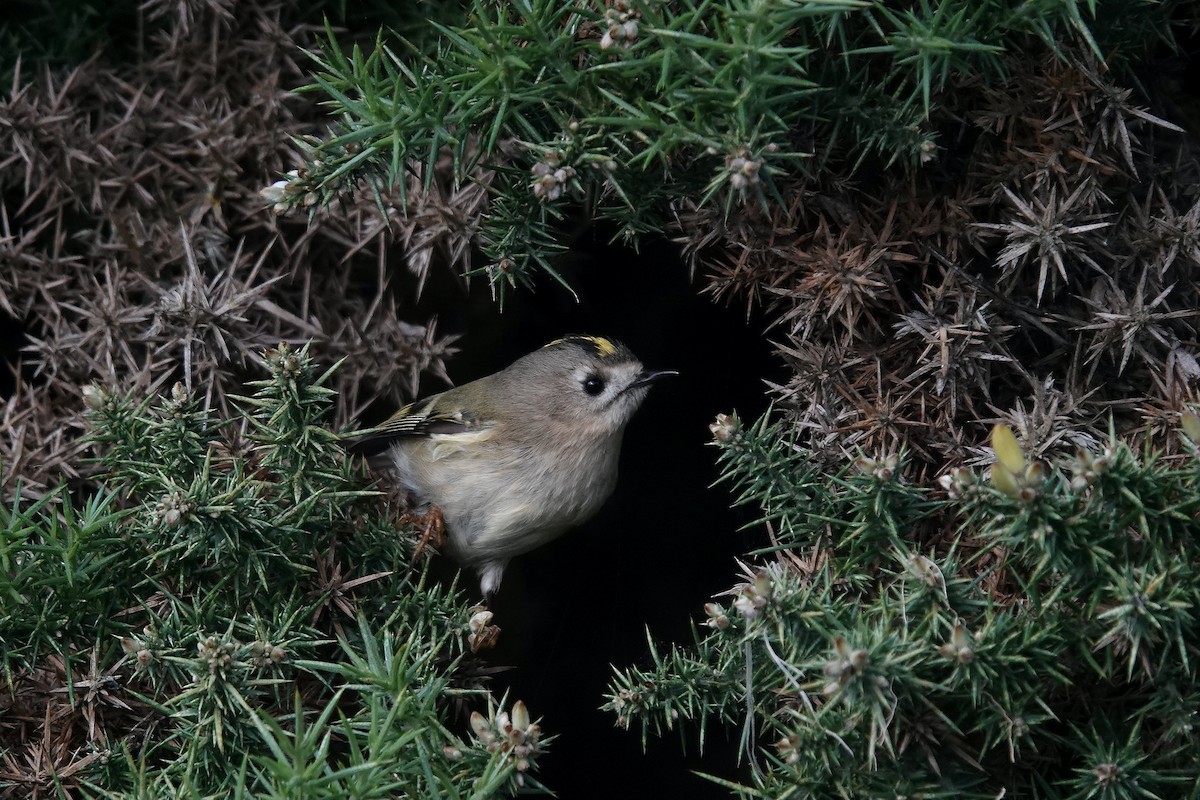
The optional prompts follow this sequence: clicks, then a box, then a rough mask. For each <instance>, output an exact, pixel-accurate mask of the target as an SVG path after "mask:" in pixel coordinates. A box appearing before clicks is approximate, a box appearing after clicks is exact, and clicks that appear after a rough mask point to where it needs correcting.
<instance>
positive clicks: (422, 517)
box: [402, 506, 446, 564]
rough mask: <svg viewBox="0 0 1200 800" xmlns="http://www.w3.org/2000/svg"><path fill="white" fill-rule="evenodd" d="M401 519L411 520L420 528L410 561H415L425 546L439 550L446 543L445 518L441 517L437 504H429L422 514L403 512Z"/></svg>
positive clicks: (413, 562)
mask: <svg viewBox="0 0 1200 800" xmlns="http://www.w3.org/2000/svg"><path fill="white" fill-rule="evenodd" d="M402 519H403V520H404V521H406V522H411V523H412V524H413V525H415V526H417V527H418V528H419V529H420V530H421V538H420V539H418V540H417V547H416V549H415V550H413V555H412V561H411V562H410V563H412V564H415V563H417V559H418V558H420V557H421V554H422V553H424V552H425V548H426V547H432V548H433V549H434V550H440V549H441V548H442V545H444V544H445V543H446V520H445V519H444V518H443V517H442V510H441V509H440V508H438V507H437V506H430V507H429V510H428V511H426V512H425V513H424V514H405V515H404V517H403V518H402Z"/></svg>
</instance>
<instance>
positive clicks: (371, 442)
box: [347, 389, 478, 457]
mask: <svg viewBox="0 0 1200 800" xmlns="http://www.w3.org/2000/svg"><path fill="white" fill-rule="evenodd" d="M454 391H455V390H454V389H451V390H450V391H448V392H443V393H441V394H435V395H433V396H432V397H427V398H425V399H424V400H418V401H417V402H415V403H409V404H408V405H406V406H405V407H404V408H402V409H400V410H399V411H397V412H396V413H395V414H393V415H392V416H391V417H389V418H388V419H387V420H385V421H384V422H383V423H381V424H380V425H378V426H376V427H374V428H368V429H367V430H364V431H361V432H359V433H352V434H350V435H349V436H348V438H352V439H356V441H355V442H353V443H352V444H350V445H349V446H348V447H347V449H348V450H349V451H350V452H351V453H353V454H354V455H359V456H368V457H369V456H373V455H376V454H378V453H381V452H383V451H384V450H386V449H387V448H388V446H389V445H391V444H392V443H393V442H395V441H396V440H398V439H405V438H408V437H411V436H430V435H432V434H435V433H442V434H455V433H469V432H471V431H474V430H477V429H478V424H477V421H476V419H475V417H474V416H473V415H472V414H470V413H469V412H466V411H463V410H462V409H461V408H459V407H458V404H457V403H454V402H453V400H454V394H453V393H454Z"/></svg>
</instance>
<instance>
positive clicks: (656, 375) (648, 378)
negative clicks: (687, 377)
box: [629, 369, 679, 389]
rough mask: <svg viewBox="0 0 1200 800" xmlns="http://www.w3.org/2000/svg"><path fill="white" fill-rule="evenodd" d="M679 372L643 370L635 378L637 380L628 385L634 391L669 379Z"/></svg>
mask: <svg viewBox="0 0 1200 800" xmlns="http://www.w3.org/2000/svg"><path fill="white" fill-rule="evenodd" d="M678 374H679V372H678V371H677V370H673V369H644V370H642V373H641V374H640V375H638V376H637V379H636V380H635V381H634V382H633V383H631V384H629V388H630V389H636V388H638V387H639V386H649V385H651V384H652V383H657V382H658V381H659V380H661V379H663V378H669V377H670V376H672V375H678Z"/></svg>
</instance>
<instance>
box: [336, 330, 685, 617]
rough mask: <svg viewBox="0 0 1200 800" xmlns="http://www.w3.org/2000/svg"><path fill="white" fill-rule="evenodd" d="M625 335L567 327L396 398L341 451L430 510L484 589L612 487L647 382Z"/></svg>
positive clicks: (650, 375)
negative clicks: (361, 459)
mask: <svg viewBox="0 0 1200 800" xmlns="http://www.w3.org/2000/svg"><path fill="white" fill-rule="evenodd" d="M675 374H677V373H676V372H675V371H673V370H648V369H645V368H643V367H642V364H641V362H639V361H638V360H637V358H636V357H635V356H634V355H633V353H631V352H630V351H629V349H628V348H627V347H625V345H623V344H621V343H620V342H616V341H613V340H612V339H604V338H600V337H597V336H568V337H566V338H564V339H559V340H557V341H554V342H551V343H550V344H548V345H546V346H545V347H542V348H541V349H539V350H535V351H534V352H532V353H530V354H528V355H526V356H523V357H522V358H519V359H517V360H516V361H515V362H513V363H512V364H511V365H509V366H508V367H506V368H505V369H503V370H501V371H499V372H497V373H495V374H493V375H488V376H487V377H485V378H480V379H479V380H476V381H472V382H471V383H466V384H463V385H462V386H457V387H455V388H453V389H450V390H448V391H445V392H442V393H441V394H436V395H434V396H432V397H429V398H426V399H424V400H420V401H417V402H415V403H412V404H410V405H408V406H405V407H404V408H402V409H400V410H399V411H398V412H397V413H396V414H395V415H394V416H393V417H392V418H391V419H389V420H387V421H386V422H384V423H383V424H382V425H380V426H378V427H377V428H373V429H370V430H367V431H364V432H363V433H362V438H360V439H359V441H358V442H356V443H355V444H354V445H352V446H351V448H350V450H351V452H355V453H358V454H361V455H364V456H366V457H367V458H368V460H369V462H370V463H371V466H372V467H373V468H374V469H376V470H377V471H379V472H381V473H382V474H383V475H384V476H385V477H387V478H390V479H391V480H393V481H395V482H396V483H397V484H398V485H399V487H400V488H402V489H403V490H404V491H406V492H407V493H408V495H409V497H410V499H411V501H412V502H413V503H414V504H415V505H416V506H417V507H418V508H419V509H423V510H426V511H431V512H433V513H437V512H440V515H441V518H442V519H443V520H444V521H445V526H446V533H447V538H446V540H445V550H446V552H447V553H448V554H449V555H450V556H452V557H453V558H455V559H456V560H457V561H459V562H460V563H462V564H464V565H466V566H470V567H472V568H474V569H475V570H476V571H477V572H478V574H479V581H480V586H481V588H482V589H483V592H484V594H485V595H490V594H492V593H494V592H495V591H496V589H497V588H498V587H499V586H500V580H501V578H502V577H503V576H504V569H505V567H506V566H507V565H508V562H509V561H510V560H511V559H512V558H513V557H514V556H518V555H520V554H521V553H525V552H528V551H529V550H532V549H534V548H535V547H538V546H539V545H542V544H545V543H546V542H549V541H550V540H552V539H555V538H557V537H558V536H560V535H561V534H562V533H564V532H565V531H566V530H567V529H569V528H571V527H573V526H575V525H578V524H580V523H581V522H583V521H585V520H587V519H588V518H589V517H591V516H592V515H593V514H595V513H596V511H597V510H599V508H600V506H601V505H603V503H604V501H605V500H606V499H608V496H609V495H610V494H612V491H613V488H614V487H615V486H616V482H617V460H618V456H619V455H620V452H621V437H622V434H623V433H624V431H625V426H626V424H628V422H629V420H630V418H632V417H633V414H634V412H635V411H637V409H638V406H640V405H641V403H642V401H643V400H644V399H645V398H646V394H647V393H648V392H649V390H650V386H651V385H652V384H653V383H654V382H655V381H657V380H659V379H660V378H663V377H665V376H668V375H675Z"/></svg>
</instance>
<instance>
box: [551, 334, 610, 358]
mask: <svg viewBox="0 0 1200 800" xmlns="http://www.w3.org/2000/svg"><path fill="white" fill-rule="evenodd" d="M564 342H588V343H590V344H591V345H592V347H594V348H596V354H597V355H598V356H600V357H601V358H608V357H609V356H611V355H614V354H615V353H616V352H617V346H616V345H615V344H613V343H612V342H611V341H610V340H608V339H605V338H604V337H602V336H564V337H563V338H562V339H555V340H554V341H553V342H551V343H550V344H548V345H546V347H554V346H555V345H556V344H563V343H564Z"/></svg>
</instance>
